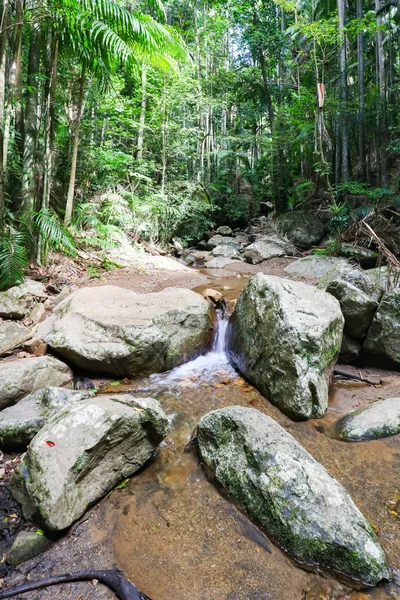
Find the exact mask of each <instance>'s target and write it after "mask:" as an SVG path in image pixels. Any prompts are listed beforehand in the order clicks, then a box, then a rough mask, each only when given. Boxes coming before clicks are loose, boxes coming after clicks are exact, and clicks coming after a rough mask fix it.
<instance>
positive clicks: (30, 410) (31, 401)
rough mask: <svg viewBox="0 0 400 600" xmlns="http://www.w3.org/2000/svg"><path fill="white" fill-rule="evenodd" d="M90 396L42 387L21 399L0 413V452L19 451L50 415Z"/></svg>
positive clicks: (91, 394) (86, 392) (92, 394)
mask: <svg viewBox="0 0 400 600" xmlns="http://www.w3.org/2000/svg"><path fill="white" fill-rule="evenodd" d="M92 396H94V391H92V390H85V391H76V390H66V389H64V388H58V387H46V388H44V389H42V390H37V391H36V392H32V394H29V395H28V396H25V398H23V399H22V400H20V401H19V402H18V403H17V404H15V405H14V406H9V407H8V408H5V409H4V410H2V411H1V412H0V448H2V449H5V450H23V449H24V448H26V446H27V445H28V444H29V442H30V441H31V440H32V439H33V438H34V436H35V435H36V434H37V433H38V431H40V429H41V428H42V427H43V426H44V425H45V423H46V422H47V421H48V420H49V419H50V417H52V416H53V415H54V414H56V413H57V412H59V411H60V410H62V409H64V408H68V407H69V405H70V404H72V403H73V402H78V401H80V400H84V399H85V398H90V397H92Z"/></svg>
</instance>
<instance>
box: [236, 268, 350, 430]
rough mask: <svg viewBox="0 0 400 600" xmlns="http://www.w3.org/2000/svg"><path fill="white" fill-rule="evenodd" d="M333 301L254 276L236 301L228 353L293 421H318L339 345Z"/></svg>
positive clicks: (301, 287) (287, 283) (289, 283)
mask: <svg viewBox="0 0 400 600" xmlns="http://www.w3.org/2000/svg"><path fill="white" fill-rule="evenodd" d="M342 333H343V316H342V313H341V311H340V306H339V303H338V301H337V300H336V299H335V298H333V296H330V295H329V294H326V293H325V292H321V291H320V290H317V289H316V288H314V287H312V286H309V285H306V284H305V283H299V282H294V281H290V280H286V279H281V278H279V277H273V276H268V275H263V274H261V273H259V274H258V275H256V276H255V277H253V278H252V279H251V280H250V281H249V283H248V284H247V286H246V287H245V289H244V291H243V292H242V293H241V295H240V296H239V299H238V301H237V304H236V309H235V312H234V313H233V316H232V318H231V321H230V324H229V329H228V351H229V355H230V358H231V360H232V362H233V364H234V365H235V366H236V367H237V368H238V369H239V371H241V372H242V373H243V374H244V376H245V377H246V378H247V379H248V380H249V381H250V382H251V383H252V384H253V385H254V386H255V387H256V388H258V390H259V391H260V392H261V393H262V394H263V395H265V396H266V397H267V398H268V399H269V400H270V401H271V402H272V403H273V404H276V405H277V406H278V407H279V408H280V409H281V410H282V411H283V412H284V413H286V414H287V415H289V416H290V417H292V418H295V419H309V418H316V417H321V416H322V415H323V414H324V413H325V411H326V408H327V405H328V389H329V381H330V376H331V373H332V368H333V366H334V364H335V362H336V358H337V356H338V354H339V350H340V346H341V343H342Z"/></svg>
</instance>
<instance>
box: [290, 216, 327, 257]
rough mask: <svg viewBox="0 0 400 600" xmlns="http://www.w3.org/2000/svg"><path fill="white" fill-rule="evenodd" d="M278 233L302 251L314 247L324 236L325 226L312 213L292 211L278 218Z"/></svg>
mask: <svg viewBox="0 0 400 600" xmlns="http://www.w3.org/2000/svg"><path fill="white" fill-rule="evenodd" d="M278 223H279V229H280V231H281V232H282V233H283V234H284V235H286V236H287V238H288V239H289V240H290V241H291V242H292V244H294V245H295V246H297V247H298V248H302V249H303V250H308V249H309V248H311V247H312V246H316V245H317V244H319V242H320V241H321V240H322V238H323V237H324V234H325V225H324V224H323V223H322V221H320V219H318V217H316V216H315V215H314V214H313V213H312V212H307V211H300V210H298V211H292V212H289V213H286V214H284V215H282V216H281V217H279V219H278Z"/></svg>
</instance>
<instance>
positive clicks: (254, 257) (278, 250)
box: [244, 238, 287, 265]
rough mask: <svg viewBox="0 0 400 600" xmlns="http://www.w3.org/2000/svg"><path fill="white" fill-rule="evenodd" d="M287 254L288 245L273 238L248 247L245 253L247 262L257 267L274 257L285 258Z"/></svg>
mask: <svg viewBox="0 0 400 600" xmlns="http://www.w3.org/2000/svg"><path fill="white" fill-rule="evenodd" d="M286 253H287V248H286V245H285V244H284V243H283V242H280V241H277V240H275V239H271V238H261V239H259V240H257V241H256V242H254V243H253V244H250V246H247V248H246V249H245V251H244V258H245V260H246V262H248V263H250V264H252V265H257V264H258V263H260V262H263V260H268V259H269V258H273V257H274V256H285V254H286Z"/></svg>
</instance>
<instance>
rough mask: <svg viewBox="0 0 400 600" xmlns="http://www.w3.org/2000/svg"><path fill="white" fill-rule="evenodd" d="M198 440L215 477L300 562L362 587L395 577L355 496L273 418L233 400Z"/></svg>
mask: <svg viewBox="0 0 400 600" xmlns="http://www.w3.org/2000/svg"><path fill="white" fill-rule="evenodd" d="M197 439H198V445H199V449H200V454H201V457H202V460H203V461H204V463H205V465H206V467H207V468H208V469H209V471H210V472H211V473H212V474H213V476H214V477H215V479H216V480H217V482H218V483H219V484H220V485H222V486H223V487H224V488H225V490H226V491H227V492H228V493H229V495H230V496H231V497H233V498H234V499H235V501H236V502H238V503H239V504H240V506H241V507H242V508H244V509H245V510H246V511H247V512H248V513H249V514H250V516H251V517H252V518H253V519H254V520H255V521H256V522H258V523H259V524H260V525H261V526H262V527H263V528H264V529H265V531H266V532H267V533H268V534H269V535H270V536H271V537H272V538H273V539H274V540H275V541H276V542H277V543H278V544H279V545H280V546H281V547H282V548H284V549H285V550H286V551H287V552H289V553H290V554H291V555H292V556H293V557H294V558H295V559H296V560H298V561H299V562H300V563H304V564H306V565H309V564H311V565H321V566H323V567H327V568H329V569H331V570H333V571H336V572H337V573H339V574H340V575H344V576H346V577H348V578H350V579H352V580H355V581H357V582H362V583H363V584H365V585H376V584H377V583H378V582H379V581H381V580H382V579H389V578H390V569H389V566H388V564H387V562H386V558H385V555H384V552H383V549H382V548H381V546H380V545H379V542H378V540H377V538H376V535H375V532H374V530H373V529H372V527H371V525H370V524H369V523H368V522H367V521H366V519H365V518H364V517H363V515H362V514H361V513H360V511H359V510H358V509H357V507H356V506H355V504H354V503H353V501H352V500H351V498H350V496H349V495H348V494H347V492H346V491H345V490H344V488H343V487H342V486H341V485H340V484H339V483H338V482H337V481H336V480H335V479H333V477H331V476H330V475H329V473H328V472H327V471H326V470H325V469H324V467H323V466H322V465H321V464H319V463H318V462H317V461H316V460H315V459H314V458H313V457H312V456H311V455H310V454H309V453H308V452H307V451H306V450H305V449H304V448H303V447H302V446H301V445H300V444H299V443H298V442H297V441H296V440H295V439H294V438H293V437H292V436H291V435H290V434H289V433H288V432H286V431H285V429H283V427H281V426H280V425H278V423H276V422H275V421H274V420H273V419H271V418H270V417H267V416H266V415H263V414H262V413H260V412H259V411H257V410H255V409H252V408H245V407H239V406H229V407H227V408H223V409H220V410H215V411H212V412H210V413H208V414H207V415H205V416H204V417H203V418H202V419H201V420H200V423H199V425H198V429H197Z"/></svg>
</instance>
